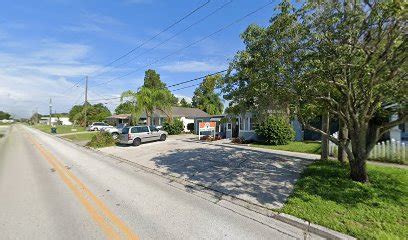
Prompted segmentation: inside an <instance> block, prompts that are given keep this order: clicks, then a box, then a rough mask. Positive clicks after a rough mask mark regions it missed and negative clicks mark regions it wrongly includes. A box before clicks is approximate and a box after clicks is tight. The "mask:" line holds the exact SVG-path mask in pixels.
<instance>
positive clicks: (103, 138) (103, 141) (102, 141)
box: [86, 132, 116, 148]
mask: <svg viewBox="0 0 408 240" xmlns="http://www.w3.org/2000/svg"><path fill="white" fill-rule="evenodd" d="M115 143H116V142H115V140H114V139H113V138H112V135H111V134H110V133H108V132H98V133H97V134H95V135H94V136H92V139H91V141H90V142H88V143H87V144H86V145H87V146H89V147H93V148H101V147H109V146H113V145H115Z"/></svg>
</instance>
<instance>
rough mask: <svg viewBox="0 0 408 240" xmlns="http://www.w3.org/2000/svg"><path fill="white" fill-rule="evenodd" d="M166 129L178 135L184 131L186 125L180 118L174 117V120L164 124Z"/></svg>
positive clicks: (170, 133)
mask: <svg viewBox="0 0 408 240" xmlns="http://www.w3.org/2000/svg"><path fill="white" fill-rule="evenodd" d="M163 129H164V131H166V132H168V134H169V135H177V134H180V133H182V132H183V129H184V125H183V122H182V121H181V120H179V119H174V120H173V121H172V122H168V121H167V122H165V123H164V124H163Z"/></svg>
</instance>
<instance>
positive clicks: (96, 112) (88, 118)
mask: <svg viewBox="0 0 408 240" xmlns="http://www.w3.org/2000/svg"><path fill="white" fill-rule="evenodd" d="M110 115H111V112H110V111H109V109H108V108H107V107H106V106H105V105H103V104H102V103H98V104H95V105H91V104H89V103H88V104H86V105H85V106H84V105H75V106H73V107H72V108H71V110H70V111H69V113H68V116H69V120H70V121H72V122H74V123H76V124H78V125H81V126H85V125H87V124H88V123H92V122H101V121H104V120H105V119H106V118H107V117H109V116H110Z"/></svg>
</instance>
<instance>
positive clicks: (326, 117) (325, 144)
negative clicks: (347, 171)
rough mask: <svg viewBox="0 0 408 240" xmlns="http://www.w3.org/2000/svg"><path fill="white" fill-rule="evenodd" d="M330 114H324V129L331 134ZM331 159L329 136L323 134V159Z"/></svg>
mask: <svg viewBox="0 0 408 240" xmlns="http://www.w3.org/2000/svg"><path fill="white" fill-rule="evenodd" d="M329 126H330V115H329V113H328V112H326V113H325V114H323V117H322V131H323V132H325V133H327V134H329V135H330V127H329ZM328 159H329V138H328V137H327V136H325V135H322V154H321V160H328Z"/></svg>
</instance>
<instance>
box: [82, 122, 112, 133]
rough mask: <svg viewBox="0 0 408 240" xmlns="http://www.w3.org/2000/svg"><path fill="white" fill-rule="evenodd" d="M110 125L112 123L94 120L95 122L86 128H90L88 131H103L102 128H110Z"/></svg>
mask: <svg viewBox="0 0 408 240" xmlns="http://www.w3.org/2000/svg"><path fill="white" fill-rule="evenodd" d="M108 127H110V125H109V124H107V123H104V122H94V123H92V124H91V125H89V126H88V127H87V128H86V130H88V131H101V130H103V129H105V128H108Z"/></svg>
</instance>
